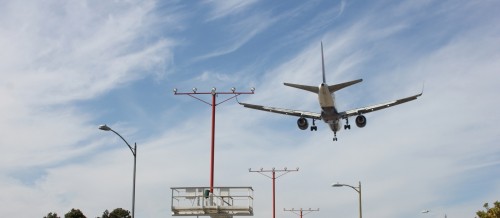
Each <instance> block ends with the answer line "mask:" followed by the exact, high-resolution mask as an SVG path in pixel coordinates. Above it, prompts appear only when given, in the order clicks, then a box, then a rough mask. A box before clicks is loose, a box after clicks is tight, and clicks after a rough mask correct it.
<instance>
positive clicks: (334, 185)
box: [332, 182, 363, 218]
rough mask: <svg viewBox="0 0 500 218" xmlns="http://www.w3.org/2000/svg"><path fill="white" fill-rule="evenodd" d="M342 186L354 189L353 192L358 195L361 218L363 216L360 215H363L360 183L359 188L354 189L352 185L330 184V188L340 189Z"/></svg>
mask: <svg viewBox="0 0 500 218" xmlns="http://www.w3.org/2000/svg"><path fill="white" fill-rule="evenodd" d="M342 186H347V187H350V188H352V189H354V191H356V192H357V193H358V194H359V218H362V217H363V215H362V214H363V213H362V210H361V182H359V186H358V187H354V186H352V185H347V184H339V183H336V184H332V187H342Z"/></svg>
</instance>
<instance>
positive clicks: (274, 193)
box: [248, 167, 299, 218]
mask: <svg viewBox="0 0 500 218" xmlns="http://www.w3.org/2000/svg"><path fill="white" fill-rule="evenodd" d="M296 171H299V168H298V167H297V169H295V170H290V169H287V168H286V167H285V168H284V169H282V170H277V169H275V168H274V167H273V169H271V170H264V168H260V170H252V168H250V169H248V172H251V173H260V174H262V175H264V176H265V177H267V178H270V179H272V180H273V218H276V178H279V177H281V176H283V175H285V174H287V173H289V172H296ZM276 172H278V173H280V174H279V175H278V176H276ZM265 173H271V176H268V175H267V174H265Z"/></svg>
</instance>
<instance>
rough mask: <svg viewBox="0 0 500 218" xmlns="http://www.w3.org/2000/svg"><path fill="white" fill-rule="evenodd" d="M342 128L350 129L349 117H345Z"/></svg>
mask: <svg viewBox="0 0 500 218" xmlns="http://www.w3.org/2000/svg"><path fill="white" fill-rule="evenodd" d="M344 129H351V125H349V119H347V118H345V125H344Z"/></svg>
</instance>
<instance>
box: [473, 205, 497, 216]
mask: <svg viewBox="0 0 500 218" xmlns="http://www.w3.org/2000/svg"><path fill="white" fill-rule="evenodd" d="M493 205H494V206H493V207H490V206H489V205H488V203H485V204H484V205H483V207H484V209H485V211H482V210H480V211H477V212H476V215H477V217H479V218H500V202H498V201H495V202H494V203H493Z"/></svg>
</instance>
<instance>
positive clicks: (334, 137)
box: [333, 131, 337, 142]
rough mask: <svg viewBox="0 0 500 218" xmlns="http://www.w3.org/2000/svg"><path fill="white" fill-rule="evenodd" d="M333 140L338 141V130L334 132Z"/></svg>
mask: <svg viewBox="0 0 500 218" xmlns="http://www.w3.org/2000/svg"><path fill="white" fill-rule="evenodd" d="M333 141H334V142H336V141H337V132H336V131H334V132H333Z"/></svg>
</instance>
